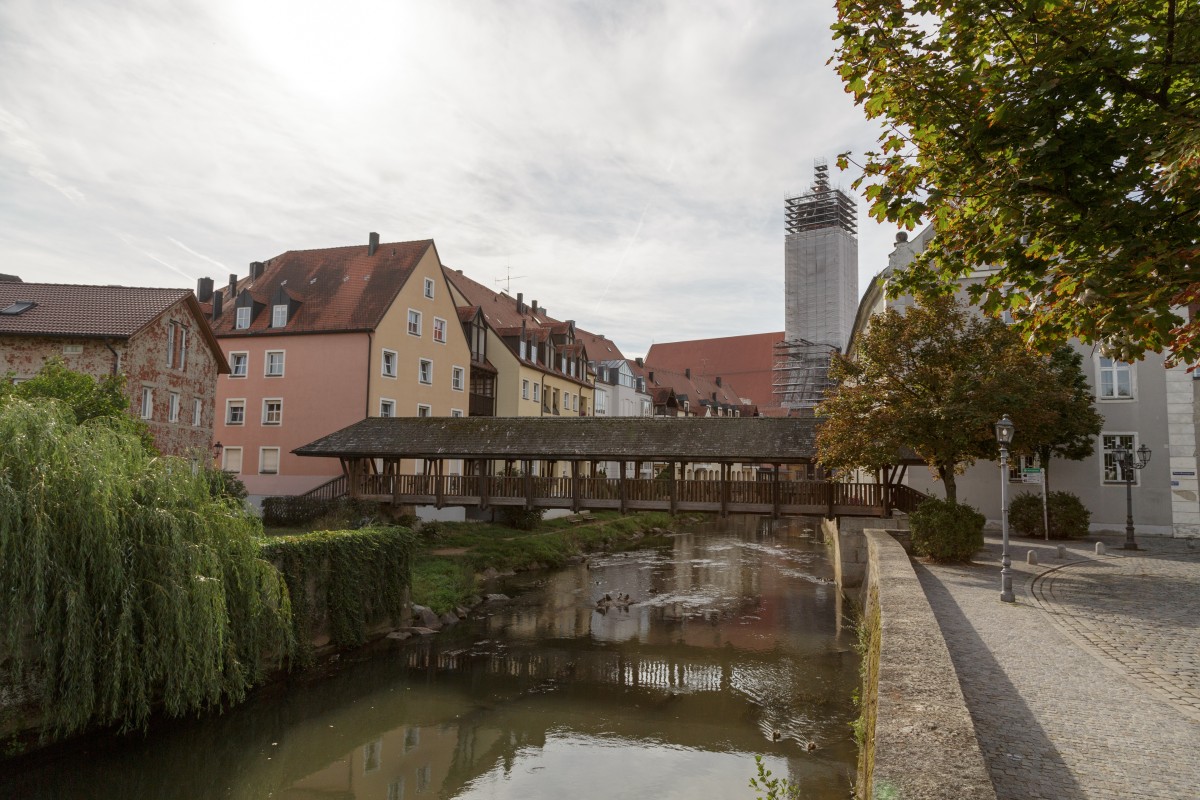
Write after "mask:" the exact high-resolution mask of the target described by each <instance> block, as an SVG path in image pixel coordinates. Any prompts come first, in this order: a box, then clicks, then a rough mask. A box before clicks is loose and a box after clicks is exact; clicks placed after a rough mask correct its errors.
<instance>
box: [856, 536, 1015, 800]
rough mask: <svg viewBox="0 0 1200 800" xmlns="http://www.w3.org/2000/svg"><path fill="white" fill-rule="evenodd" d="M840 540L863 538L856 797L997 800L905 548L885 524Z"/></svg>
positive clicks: (946, 652) (865, 799)
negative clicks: (860, 715)
mask: <svg viewBox="0 0 1200 800" xmlns="http://www.w3.org/2000/svg"><path fill="white" fill-rule="evenodd" d="M838 538H839V537H838V536H835V537H834V539H835V540H837V539H838ZM846 538H847V540H848V541H849V542H854V541H855V540H856V539H861V540H862V543H863V549H864V550H865V564H864V569H863V575H862V588H861V595H860V596H861V598H862V604H863V619H864V627H865V631H866V633H867V636H866V637H865V639H866V641H867V652H865V653H864V654H863V660H864V687H863V716H864V720H863V722H864V726H863V742H862V746H863V754H862V763H861V765H860V770H859V780H858V792H857V794H858V797H859V798H860V800H868V799H869V798H903V799H904V800H996V792H995V790H994V789H993V787H992V782H991V779H990V778H989V777H988V772H987V767H986V765H985V763H984V760H983V754H982V752H981V751H980V749H979V742H978V740H977V739H976V737H975V726H974V724H973V723H972V722H971V716H970V714H969V712H968V711H967V706H966V701H965V700H964V699H963V694H962V689H961V688H960V686H959V683H958V674H957V673H956V672H955V670H954V665H953V663H952V662H951V661H950V652H949V650H947V648H946V642H945V640H944V639H943V637H942V632H941V628H939V627H938V623H937V620H936V619H935V618H934V616H933V610H932V609H931V608H930V607H929V602H928V601H927V600H926V598H925V592H924V591H923V590H922V588H921V585H920V583H919V582H918V580H917V575H916V573H915V572H914V571H913V568H912V564H911V563H910V562H909V558H908V554H907V553H906V552H905V551H904V548H903V546H902V545H901V544H900V543H899V542H898V541H897V540H896V539H895V538H893V536H892V535H890V534H889V533H888V532H887V531H884V530H876V529H866V530H864V531H862V532H861V533H858V534H856V533H854V532H853V531H851V532H850V535H849V536H848V537H846ZM841 549H842V550H843V551H845V550H853V549H854V548H853V546H851V547H846V546H845V543H843V547H842V548H841Z"/></svg>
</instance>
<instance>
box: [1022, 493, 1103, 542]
mask: <svg viewBox="0 0 1200 800" xmlns="http://www.w3.org/2000/svg"><path fill="white" fill-rule="evenodd" d="M1045 510H1046V511H1047V512H1048V515H1049V517H1050V538H1051V539H1079V538H1082V537H1084V536H1087V535H1088V526H1089V525H1090V524H1091V521H1092V512H1091V511H1088V510H1087V508H1086V507H1085V506H1084V505H1083V502H1082V501H1081V500H1080V499H1079V498H1078V497H1076V496H1075V495H1073V494H1071V493H1070V492H1050V494H1049V495H1047V496H1046V509H1045ZM1008 521H1009V523H1010V524H1011V525H1012V526H1013V530H1015V531H1016V532H1017V533H1019V534H1020V535H1022V536H1045V535H1046V526H1045V519H1044V518H1043V515H1042V496H1041V495H1039V494H1030V493H1028V492H1025V493H1022V494H1019V495H1017V496H1016V497H1014V498H1013V500H1012V502H1011V503H1009V504H1008Z"/></svg>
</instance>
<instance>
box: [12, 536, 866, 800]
mask: <svg viewBox="0 0 1200 800" xmlns="http://www.w3.org/2000/svg"><path fill="white" fill-rule="evenodd" d="M751 522H753V521H751ZM742 525H744V526H745V527H741V528H737V527H736V526H730V527H729V528H726V529H725V530H721V531H712V530H709V531H696V532H692V533H688V534H685V535H680V536H678V537H676V538H675V539H674V540H673V547H671V548H670V549H669V550H665V551H645V552H639V553H633V554H628V555H621V556H611V557H605V558H603V559H597V560H595V561H593V562H592V563H591V564H589V565H586V566H584V565H580V566H579V567H577V568H572V569H568V570H564V571H561V572H557V573H554V574H551V575H536V574H528V575H526V576H523V577H522V579H521V580H520V581H513V582H511V583H510V585H508V586H506V587H504V588H505V589H506V590H507V591H509V592H510V593H512V594H514V596H515V597H516V599H515V600H514V601H513V602H511V603H505V604H500V605H495V606H491V607H489V608H488V609H487V611H488V614H487V616H485V617H483V618H482V619H480V620H478V621H477V622H474V623H471V624H469V625H466V624H465V625H460V626H459V627H458V628H457V629H455V630H454V631H452V632H450V633H445V634H441V635H439V636H437V637H433V638H430V639H426V640H422V641H420V642H415V643H413V642H410V643H406V644H404V645H396V644H391V645H385V646H382V647H380V648H377V649H376V652H374V653H373V654H372V655H371V656H370V657H369V658H364V659H362V660H356V661H353V662H351V661H350V660H349V659H347V660H345V663H339V664H338V665H337V671H336V672H335V674H333V675H332V676H330V677H329V678H328V679H326V680H323V681H314V682H309V683H303V684H301V683H297V684H295V685H292V686H290V687H279V688H277V689H275V690H273V691H271V692H264V693H262V694H261V695H260V696H258V697H256V698H255V699H254V700H253V701H252V702H250V703H248V704H247V705H245V706H243V707H240V708H238V709H235V710H234V711H233V712H231V713H229V714H227V715H225V716H223V717H219V718H216V719H211V720H205V721H195V722H190V723H186V724H181V725H173V726H170V727H169V728H164V729H162V730H158V731H156V732H155V733H154V734H153V735H151V736H150V737H146V738H143V737H136V738H134V739H126V740H123V741H121V742H120V743H118V744H116V745H105V746H99V745H94V746H90V747H86V748H80V749H78V750H76V751H74V752H71V753H67V754H62V755H60V756H58V757H56V758H54V759H51V760H48V761H44V763H41V764H37V765H28V764H27V765H21V766H22V772H21V773H20V774H16V775H10V776H6V777H4V778H0V796H20V797H26V796H29V797H46V798H57V797H64V798H65V797H72V798H76V797H120V796H127V797H139V798H153V797H197V798H209V797H212V798H217V797H222V798H262V797H282V798H295V799H296V800H299V799H300V798H317V797H322V798H326V797H328V798H380V799H382V798H388V800H397V799H398V798H413V797H424V796H429V797H442V798H485V797H487V798H508V797H513V798H517V797H520V798H560V797H563V796H572V797H578V798H588V797H596V798H601V797H602V798H605V800H612V798H622V797H629V798H635V797H636V798H644V797H656V798H674V797H679V798H683V797H688V798H696V797H731V798H736V797H750V796H752V793H751V792H750V790H749V789H748V788H747V787H746V782H747V780H748V778H749V777H750V775H751V774H753V771H754V766H753V761H752V756H753V754H755V753H765V754H767V755H768V758H769V761H770V766H771V769H772V770H774V771H775V773H776V774H777V775H784V774H786V775H789V776H790V777H791V778H792V779H793V781H795V782H797V783H799V784H800V785H802V786H803V787H804V789H805V792H806V793H805V797H814V798H821V797H830V798H832V797H839V798H841V797H845V796H846V793H847V789H848V787H849V781H850V778H849V775H850V774H851V772H852V770H853V762H854V757H855V752H854V746H853V742H852V740H851V738H850V735H849V728H848V726H847V722H848V721H849V719H850V718H851V717H852V716H853V714H854V709H853V708H852V707H851V705H850V702H849V697H850V694H851V692H852V690H853V687H854V685H855V683H856V680H857V658H856V656H855V655H854V653H853V650H852V648H851V646H850V644H851V640H852V637H851V635H850V632H849V631H848V629H847V628H846V627H845V625H844V623H843V620H842V618H841V605H840V598H839V595H838V592H837V591H836V589H835V587H834V586H833V585H832V583H830V582H829V581H830V578H831V573H830V571H829V567H828V564H827V563H826V562H825V560H824V555H823V552H822V549H821V548H820V546H819V545H816V544H814V543H813V542H812V541H811V540H810V539H806V538H803V537H800V536H796V535H795V533H794V531H793V532H789V531H786V530H783V531H774V532H771V531H769V530H763V529H761V528H759V527H756V526H754V525H752V524H750V523H745V522H743V523H742ZM606 593H607V594H609V595H610V596H611V595H615V594H618V593H620V594H624V593H627V594H628V595H630V597H631V598H633V599H634V600H635V601H636V602H635V603H634V604H633V605H631V606H630V607H628V609H624V608H608V609H607V610H597V608H596V601H597V600H598V599H601V598H602V597H603V596H604V595H605V594H606Z"/></svg>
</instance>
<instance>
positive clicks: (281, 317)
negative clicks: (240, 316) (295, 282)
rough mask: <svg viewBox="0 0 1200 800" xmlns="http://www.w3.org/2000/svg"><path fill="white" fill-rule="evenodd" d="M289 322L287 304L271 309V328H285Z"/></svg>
mask: <svg viewBox="0 0 1200 800" xmlns="http://www.w3.org/2000/svg"><path fill="white" fill-rule="evenodd" d="M238 310H239V311H240V310H241V309H238ZM287 321H288V307H287V303H280V304H279V305H276V306H272V307H271V327H272V328H283V327H285V326H286V325H287Z"/></svg>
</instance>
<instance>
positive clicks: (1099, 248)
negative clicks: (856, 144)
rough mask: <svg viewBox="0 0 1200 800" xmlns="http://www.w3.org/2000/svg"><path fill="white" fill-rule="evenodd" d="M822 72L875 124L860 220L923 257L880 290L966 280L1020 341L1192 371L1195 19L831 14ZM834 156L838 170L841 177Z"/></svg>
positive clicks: (1197, 287) (1197, 132) (962, 2)
mask: <svg viewBox="0 0 1200 800" xmlns="http://www.w3.org/2000/svg"><path fill="white" fill-rule="evenodd" d="M837 5H838V22H837V23H836V24H835V25H834V26H833V30H834V39H835V41H836V42H837V47H838V49H837V52H836V54H835V56H834V58H833V63H835V64H836V66H837V69H838V72H839V74H840V75H841V77H842V79H843V81H844V82H845V84H846V88H847V91H849V92H851V93H853V95H854V97H855V100H856V102H858V103H860V104H862V106H863V108H864V110H865V112H866V114H867V116H868V117H869V118H878V119H880V120H881V121H882V122H883V123H884V131H883V133H882V134H881V136H880V138H879V149H878V150H877V151H875V152H869V153H866V154H865V163H864V164H863V174H862V176H861V177H860V178H859V179H858V181H856V183H855V186H856V187H861V186H862V185H864V184H865V185H866V196H867V197H868V199H869V200H870V201H871V203H872V205H871V208H870V213H871V215H872V216H874V217H876V218H877V219H879V220H888V221H891V222H895V223H897V224H900V225H903V226H906V227H907V228H909V229H912V228H913V227H915V226H917V225H918V224H920V223H921V222H922V221H926V220H927V221H930V222H931V223H932V224H933V226H934V229H935V232H936V236H935V237H934V239H933V243H932V245H931V247H930V248H929V249H928V250H927V251H926V252H925V253H924V254H922V256H921V257H920V258H919V259H918V260H917V261H916V262H915V263H914V265H913V267H912V268H911V269H910V270H908V271H907V273H906V274H905V275H904V276H902V278H901V280H900V281H899V282H897V283H896V284H895V285H894V286H893V287H892V288H893V291H895V292H903V291H926V292H928V291H931V290H933V289H935V288H938V287H940V289H941V290H943V291H946V290H949V289H951V288H952V287H953V284H954V280H955V279H956V278H957V277H959V276H961V275H964V274H965V273H967V272H969V271H970V270H971V269H973V268H974V267H975V266H978V265H992V266H996V267H998V268H999V270H998V271H997V272H995V273H992V274H990V275H989V276H988V277H987V278H986V279H985V280H984V281H983V282H982V283H981V284H980V285H978V286H977V287H975V289H974V291H975V292H976V295H975V299H976V300H978V301H979V302H980V303H981V305H982V306H983V308H984V309H985V310H987V311H989V312H991V313H995V312H999V311H1001V310H1004V309H1008V310H1011V311H1012V312H1013V315H1014V317H1015V319H1016V324H1017V326H1018V329H1019V330H1021V331H1022V333H1023V334H1024V335H1025V336H1026V337H1027V339H1036V340H1038V341H1039V342H1047V343H1053V342H1055V341H1061V340H1063V339H1065V338H1067V337H1070V336H1076V337H1079V338H1080V339H1082V340H1083V341H1085V342H1089V343H1091V342H1099V343H1102V344H1103V345H1104V346H1105V347H1106V352H1109V353H1110V354H1112V355H1113V356H1114V357H1117V358H1121V359H1123V360H1133V359H1135V358H1137V357H1138V356H1140V355H1141V354H1142V353H1144V352H1145V351H1147V350H1152V351H1155V352H1161V351H1162V350H1164V349H1169V350H1171V351H1172V352H1171V357H1172V358H1173V359H1176V360H1184V361H1195V360H1198V359H1200V321H1193V320H1189V319H1186V317H1187V314H1186V311H1182V310H1181V307H1185V306H1188V305H1189V304H1192V303H1196V302H1200V281H1198V280H1197V279H1196V277H1195V275H1194V272H1193V271H1192V270H1191V266H1192V265H1194V264H1195V263H1196V259H1197V253H1198V251H1200V2H1197V0H1100V1H1099V2H1086V3H1085V2H1081V1H1080V0H890V1H889V2H879V0H838V4H837ZM847 161H848V158H847V156H843V157H842V159H840V163H841V165H842V166H843V167H845V166H846V165H847Z"/></svg>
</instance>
